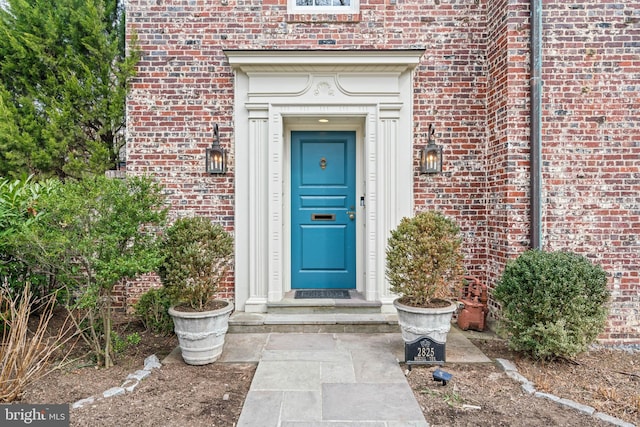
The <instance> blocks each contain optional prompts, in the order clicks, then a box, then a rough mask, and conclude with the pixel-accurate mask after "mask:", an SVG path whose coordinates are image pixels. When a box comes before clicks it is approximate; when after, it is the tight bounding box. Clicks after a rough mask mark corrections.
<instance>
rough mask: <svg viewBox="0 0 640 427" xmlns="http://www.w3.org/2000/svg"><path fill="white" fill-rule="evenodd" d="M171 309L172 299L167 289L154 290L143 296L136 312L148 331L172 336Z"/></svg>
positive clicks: (136, 305)
mask: <svg viewBox="0 0 640 427" xmlns="http://www.w3.org/2000/svg"><path fill="white" fill-rule="evenodd" d="M169 307H171V299H170V298H169V295H167V291H166V290H165V288H152V289H149V290H148V291H147V292H145V293H144V294H142V296H141V297H140V299H139V300H138V302H137V303H135V305H134V310H135V313H136V315H137V316H138V317H139V318H140V320H142V324H143V325H144V327H145V328H146V329H147V330H148V331H151V332H154V333H156V334H162V335H170V334H171V333H172V332H173V320H171V316H169Z"/></svg>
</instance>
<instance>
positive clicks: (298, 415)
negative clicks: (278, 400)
mask: <svg viewBox="0 0 640 427" xmlns="http://www.w3.org/2000/svg"><path fill="white" fill-rule="evenodd" d="M282 419H283V420H291V421H307V422H309V421H322V394H321V392H320V391H285V392H284V402H283V405H282Z"/></svg>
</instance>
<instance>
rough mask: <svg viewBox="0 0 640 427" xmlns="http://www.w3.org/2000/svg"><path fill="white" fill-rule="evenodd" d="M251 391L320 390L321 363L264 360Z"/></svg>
mask: <svg viewBox="0 0 640 427" xmlns="http://www.w3.org/2000/svg"><path fill="white" fill-rule="evenodd" d="M251 390H263V391H264V390H272V391H273V390H281V391H285V390H318V391H319V390H320V362H294V361H277V360H264V361H262V362H260V364H258V369H256V373H255V375H254V376H253V381H252V383H251Z"/></svg>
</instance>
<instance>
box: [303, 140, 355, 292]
mask: <svg viewBox="0 0 640 427" xmlns="http://www.w3.org/2000/svg"><path fill="white" fill-rule="evenodd" d="M355 179H356V173H355V132H308V131H299V132H291V287H292V288H293V289H308V288H333V289H337V288H340V289H349V288H355V286H356V272H355V270H356V267H355V265H356V231H355V229H356V227H355V223H356V221H355V188H354V187H355Z"/></svg>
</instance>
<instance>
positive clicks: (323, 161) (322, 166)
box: [320, 157, 327, 170]
mask: <svg viewBox="0 0 640 427" xmlns="http://www.w3.org/2000/svg"><path fill="white" fill-rule="evenodd" d="M326 168H327V159H325V158H324V157H323V158H321V159H320V169H322V170H325V169H326Z"/></svg>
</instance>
